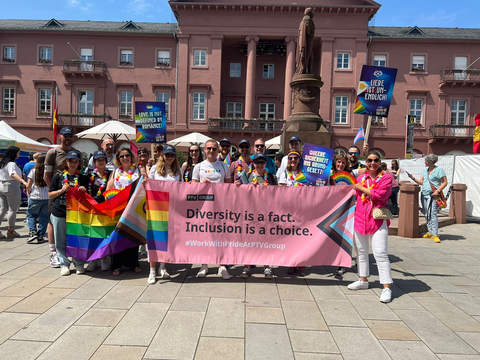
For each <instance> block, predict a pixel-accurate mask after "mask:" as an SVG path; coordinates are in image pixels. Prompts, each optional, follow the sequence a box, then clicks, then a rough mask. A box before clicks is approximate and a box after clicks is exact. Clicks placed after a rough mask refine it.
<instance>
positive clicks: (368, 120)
mask: <svg viewBox="0 0 480 360" xmlns="http://www.w3.org/2000/svg"><path fill="white" fill-rule="evenodd" d="M372 118H373V116H372V115H368V119H367V130H366V131H365V141H364V142H363V143H364V144H368V135H369V134H370V125H372Z"/></svg>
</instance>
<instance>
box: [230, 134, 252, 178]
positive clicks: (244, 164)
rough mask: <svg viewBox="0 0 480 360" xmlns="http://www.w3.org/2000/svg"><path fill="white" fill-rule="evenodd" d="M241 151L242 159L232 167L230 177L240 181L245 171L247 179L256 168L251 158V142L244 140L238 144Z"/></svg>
mask: <svg viewBox="0 0 480 360" xmlns="http://www.w3.org/2000/svg"><path fill="white" fill-rule="evenodd" d="M238 147H239V149H240V153H241V155H240V157H239V158H238V160H236V161H234V162H233V163H232V164H231V165H230V177H231V178H232V179H236V180H239V179H240V176H241V174H242V172H243V171H245V174H246V175H247V177H248V176H249V175H250V173H251V172H252V170H253V169H254V168H255V166H254V165H253V161H252V159H251V158H250V141H248V140H246V139H243V140H241V141H240V142H239V143H238Z"/></svg>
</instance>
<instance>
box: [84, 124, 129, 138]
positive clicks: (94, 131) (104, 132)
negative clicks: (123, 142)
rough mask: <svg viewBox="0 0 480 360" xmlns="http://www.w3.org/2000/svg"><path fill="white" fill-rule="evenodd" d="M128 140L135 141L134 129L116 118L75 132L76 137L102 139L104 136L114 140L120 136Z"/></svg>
mask: <svg viewBox="0 0 480 360" xmlns="http://www.w3.org/2000/svg"><path fill="white" fill-rule="evenodd" d="M122 135H123V136H124V137H125V138H126V139H127V140H128V141H135V136H136V130H135V128H134V127H131V126H128V125H127V124H124V123H123V122H121V121H118V120H110V121H107V122H104V123H103V124H100V125H97V126H95V127H92V128H90V129H88V130H85V131H82V132H81V133H78V134H77V137H78V138H85V139H94V140H103V139H104V138H105V137H109V138H112V139H113V140H114V141H116V140H117V139H119V138H120V137H122Z"/></svg>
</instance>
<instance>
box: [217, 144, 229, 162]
mask: <svg viewBox="0 0 480 360" xmlns="http://www.w3.org/2000/svg"><path fill="white" fill-rule="evenodd" d="M231 147H232V143H231V142H230V140H228V139H227V138H223V139H222V140H220V151H219V152H218V156H217V160H218V161H223V162H224V163H225V164H227V165H228V166H230V165H231V164H232V157H231V156H230V148H231Z"/></svg>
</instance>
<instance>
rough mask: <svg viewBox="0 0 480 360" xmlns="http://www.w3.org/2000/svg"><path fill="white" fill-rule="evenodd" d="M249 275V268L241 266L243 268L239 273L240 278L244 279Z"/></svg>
mask: <svg viewBox="0 0 480 360" xmlns="http://www.w3.org/2000/svg"><path fill="white" fill-rule="evenodd" d="M225 270H227V269H225ZM249 276H250V268H248V267H246V266H245V267H244V268H243V270H242V273H241V274H240V277H241V278H242V279H246V278H248V277H249Z"/></svg>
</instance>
